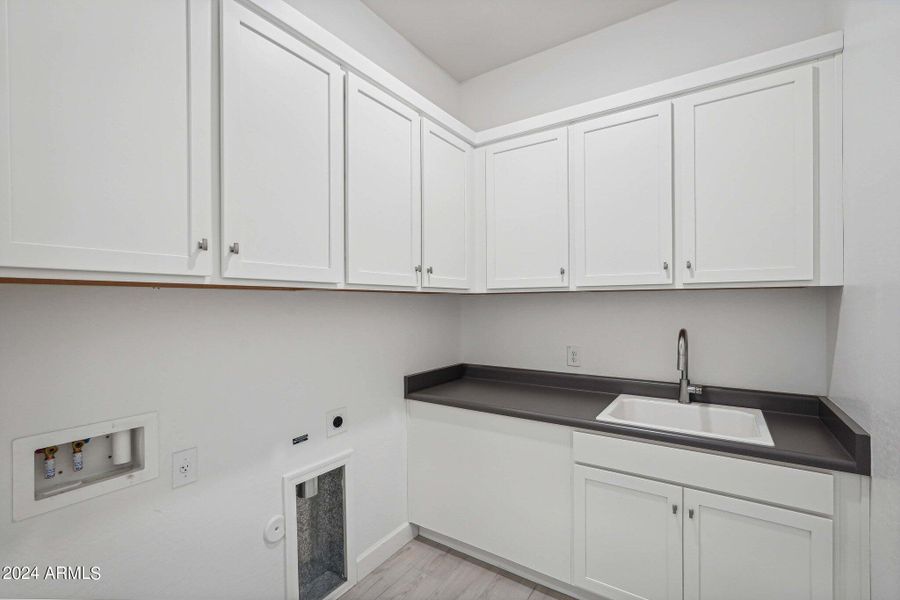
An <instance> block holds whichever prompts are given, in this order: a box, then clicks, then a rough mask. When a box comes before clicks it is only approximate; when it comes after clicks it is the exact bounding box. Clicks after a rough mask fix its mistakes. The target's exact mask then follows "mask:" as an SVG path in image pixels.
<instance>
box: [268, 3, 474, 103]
mask: <svg viewBox="0 0 900 600" xmlns="http://www.w3.org/2000/svg"><path fill="white" fill-rule="evenodd" d="M285 1H286V2H287V3H288V4H290V5H292V6H293V7H294V8H296V9H297V10H299V11H300V12H302V13H303V14H304V15H306V16H307V17H309V18H310V19H312V20H313V21H315V22H316V23H318V24H319V25H321V26H322V27H323V28H325V29H326V30H328V31H329V32H330V33H332V34H334V35H336V36H337V37H339V38H340V39H341V40H342V41H344V42H345V43H347V44H348V45H349V46H351V47H352V48H353V49H354V50H356V51H357V52H360V53H362V54H363V55H364V56H366V57H367V58H368V59H370V60H371V61H373V62H374V63H375V64H377V65H378V66H379V67H381V68H382V69H384V70H386V71H387V72H389V73H390V74H391V75H393V76H395V77H397V78H398V79H399V80H400V81H402V82H403V83H405V84H406V85H408V86H410V87H411V88H413V89H414V90H416V91H417V92H419V93H420V94H422V95H423V96H425V97H426V98H428V99H429V100H431V101H432V102H434V103H435V104H437V105H438V106H440V107H441V108H443V109H444V110H446V111H447V112H448V113H450V114H451V115H453V116H454V117H457V118H459V114H460V88H459V83H458V82H457V81H456V80H455V79H454V78H453V77H451V76H450V75H449V74H448V73H447V72H446V71H444V70H443V69H441V68H440V67H439V66H438V65H437V64H435V63H434V62H433V61H432V60H431V59H430V58H428V57H427V56H425V55H424V54H422V52H421V51H420V50H419V49H418V48H416V47H415V46H413V45H412V44H411V43H410V42H409V41H408V40H407V39H406V38H405V37H403V36H402V35H400V34H399V33H397V31H396V30H394V29H393V28H392V27H391V26H390V25H388V24H387V23H385V22H384V21H383V20H381V17H379V16H378V15H376V14H375V13H374V12H372V10H371V9H370V8H369V7H368V6H366V5H365V4H363V3H362V2H360V0H285Z"/></svg>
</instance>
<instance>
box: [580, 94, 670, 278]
mask: <svg viewBox="0 0 900 600" xmlns="http://www.w3.org/2000/svg"><path fill="white" fill-rule="evenodd" d="M569 193H570V198H571V204H570V206H571V214H570V219H571V224H570V225H571V240H572V263H573V264H572V267H573V269H574V271H575V285H576V286H609V285H645V284H666V283H672V107H671V104H670V103H669V102H664V103H661V104H654V105H651V106H646V107H643V108H638V109H635V110H629V111H625V112H621V113H616V114H613V115H610V116H606V117H601V118H599V119H593V120H591V121H587V122H585V123H579V124H577V125H573V126H571V127H570V128H569Z"/></svg>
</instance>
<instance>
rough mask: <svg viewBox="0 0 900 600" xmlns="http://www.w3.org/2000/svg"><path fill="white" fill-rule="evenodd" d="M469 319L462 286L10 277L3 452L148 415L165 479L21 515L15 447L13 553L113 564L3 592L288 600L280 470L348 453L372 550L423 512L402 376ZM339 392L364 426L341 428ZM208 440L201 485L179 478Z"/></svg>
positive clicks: (5, 516)
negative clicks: (275, 524) (302, 287)
mask: <svg viewBox="0 0 900 600" xmlns="http://www.w3.org/2000/svg"><path fill="white" fill-rule="evenodd" d="M458 332H459V310H458V302H457V299H456V298H453V297H433V296H415V295H410V294H406V295H398V294H380V293H342V292H266V291H224V290H176V289H163V290H153V289H149V288H95V287H74V286H16V285H3V286H0V448H6V449H7V451H8V450H9V448H11V444H12V440H13V439H15V438H18V437H22V436H27V435H30V434H36V433H43V432H47V431H53V430H57V429H62V428H68V427H72V426H76V425H81V424H88V423H93V422H97V421H105V420H108V419H112V418H116V417H118V416H129V415H136V414H140V413H144V412H149V411H158V413H159V435H160V440H159V442H160V443H159V458H160V476H159V477H158V478H157V479H155V480H153V481H150V482H146V483H143V484H140V485H137V486H134V487H132V488H128V489H125V490H121V491H117V492H113V493H110V494H107V495H104V496H100V497H97V498H93V499H91V500H88V501H86V502H83V503H81V504H77V505H73V506H69V507H66V508H64V509H61V510H57V511H54V512H50V513H47V514H44V515H39V516H37V517H33V518H31V519H27V520H25V521H21V522H18V523H13V522H11V516H12V508H11V505H10V499H11V491H10V482H11V463H10V461H9V460H8V456H7V458H6V459H4V460H0V540H2V541H0V565H39V566H41V567H42V569H43V568H45V567H46V566H48V565H86V566H88V567H90V566H99V567H100V569H101V575H102V578H101V579H100V581H98V582H84V583H81V582H73V581H62V582H41V581H39V582H34V581H22V582H11V581H2V582H0V597H4V598H13V597H16V598H26V597H42V598H51V597H52V598H70V597H80V598H88V597H89V598H101V597H102V598H152V599H154V600H156V599H161V598H197V599H203V598H217V599H218V598H236V599H245V598H281V597H283V595H284V581H285V574H284V569H285V564H284V542H281V543H278V544H274V545H267V544H266V543H265V542H264V541H263V528H264V526H265V524H266V521H267V520H268V519H269V518H270V517H272V516H273V515H276V514H280V513H281V512H282V511H283V508H282V495H281V494H282V492H281V477H282V475H283V474H285V473H288V472H292V471H295V470H298V469H301V468H304V467H308V466H310V465H312V464H315V463H316V462H318V461H320V460H323V459H326V458H329V457H331V456H334V455H335V454H337V453H338V452H340V451H342V450H344V449H346V448H353V449H354V450H355V453H354V457H353V461H354V462H353V470H354V478H353V485H354V487H355V490H354V493H353V495H352V497H351V499H350V501H351V503H352V504H351V510H353V511H355V513H354V515H353V518H354V523H355V529H354V531H355V534H356V536H355V538H354V540H355V543H356V552H357V553H359V552H362V551H363V550H365V549H366V548H368V547H369V546H371V545H372V544H374V543H375V542H377V541H378V540H380V539H381V538H382V537H384V536H385V535H387V534H388V533H389V532H391V531H393V530H394V529H396V528H397V527H399V526H400V525H401V524H403V523H405V522H406V520H407V513H406V470H405V469H406V463H405V439H406V438H405V414H406V413H405V404H404V400H403V376H404V375H405V374H408V373H411V372H415V371H418V370H423V369H427V368H431V367H435V366H438V365H445V364H451V363H454V362H456V361H457V360H458V358H459V344H458ZM341 406H346V407H348V409H349V413H348V419H347V421H348V430H347V432H346V433H343V434H341V435H338V436H335V437H332V438H328V439H325V436H324V433H325V414H326V412H327V411H329V410H331V409H333V408H337V407H341ZM301 433H309V435H310V441H309V442H307V443H304V444H301V445H298V446H293V445H291V438H293V437H294V436H296V435H299V434H301ZM192 446H197V447H198V449H199V471H198V472H199V477H200V478H199V481H198V482H197V483H194V484H190V485H188V486H186V487H182V488H178V489H175V490H173V489H172V479H171V464H172V459H171V453H172V452H173V451H175V450H181V449H184V448H190V447H192ZM355 559H356V555H354V556H351V560H355Z"/></svg>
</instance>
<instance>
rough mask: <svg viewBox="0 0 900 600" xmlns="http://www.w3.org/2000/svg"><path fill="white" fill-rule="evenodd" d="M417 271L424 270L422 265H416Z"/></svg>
mask: <svg viewBox="0 0 900 600" xmlns="http://www.w3.org/2000/svg"><path fill="white" fill-rule="evenodd" d="M413 270H414V271H415V272H416V273H421V272H422V265H416V267H415V269H413Z"/></svg>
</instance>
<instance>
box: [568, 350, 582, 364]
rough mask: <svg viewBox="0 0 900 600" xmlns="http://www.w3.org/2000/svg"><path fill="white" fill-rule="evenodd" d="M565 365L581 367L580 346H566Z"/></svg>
mask: <svg viewBox="0 0 900 600" xmlns="http://www.w3.org/2000/svg"><path fill="white" fill-rule="evenodd" d="M566 365H568V366H570V367H580V366H581V346H566Z"/></svg>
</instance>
